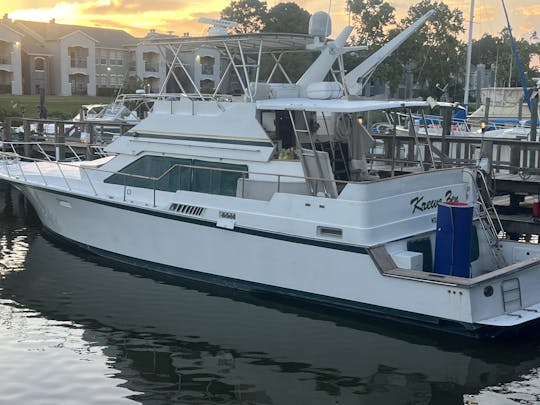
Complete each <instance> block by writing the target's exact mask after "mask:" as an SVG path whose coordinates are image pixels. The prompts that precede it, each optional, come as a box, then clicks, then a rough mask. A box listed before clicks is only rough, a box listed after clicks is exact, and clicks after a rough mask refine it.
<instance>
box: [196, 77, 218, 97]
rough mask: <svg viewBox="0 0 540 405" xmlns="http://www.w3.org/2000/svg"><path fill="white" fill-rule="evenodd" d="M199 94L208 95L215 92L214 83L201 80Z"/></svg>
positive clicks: (208, 80)
mask: <svg viewBox="0 0 540 405" xmlns="http://www.w3.org/2000/svg"><path fill="white" fill-rule="evenodd" d="M199 86H200V87H199V89H200V91H201V93H204V94H210V93H213V92H214V91H215V88H214V81H213V80H210V79H205V80H201V81H200V83H199Z"/></svg>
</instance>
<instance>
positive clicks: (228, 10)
mask: <svg viewBox="0 0 540 405" xmlns="http://www.w3.org/2000/svg"><path fill="white" fill-rule="evenodd" d="M266 14H267V6H266V1H260V0H232V1H231V4H230V5H229V6H227V7H225V8H224V9H223V10H221V18H223V19H225V20H230V21H236V22H237V23H238V25H237V26H236V27H234V29H233V31H234V32H236V33H237V34H245V33H248V32H261V31H262V30H263V28H264V19H265V18H266Z"/></svg>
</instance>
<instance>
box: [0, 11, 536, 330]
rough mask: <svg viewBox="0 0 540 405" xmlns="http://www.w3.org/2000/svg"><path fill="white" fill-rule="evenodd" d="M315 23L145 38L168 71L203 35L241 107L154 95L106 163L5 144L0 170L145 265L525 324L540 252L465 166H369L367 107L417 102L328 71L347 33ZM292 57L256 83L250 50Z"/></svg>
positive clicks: (353, 307) (455, 319) (52, 220)
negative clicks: (514, 234)
mask: <svg viewBox="0 0 540 405" xmlns="http://www.w3.org/2000/svg"><path fill="white" fill-rule="evenodd" d="M313 17H315V21H312V22H313V24H310V26H311V27H312V30H311V31H310V34H309V35H302V34H270V33H256V34H242V35H230V36H228V35H219V36H209V37H204V38H193V37H185V38H178V39H173V40H171V39H168V40H164V39H153V40H152V39H151V40H149V41H151V43H152V44H153V45H155V46H158V47H162V49H163V50H165V49H167V50H173V52H169V53H167V52H164V53H163V54H169V55H172V56H171V57H172V59H171V60H170V61H168V64H169V65H170V66H176V65H179V64H181V63H182V62H181V60H180V59H179V58H178V54H179V52H180V50H182V51H186V52H187V51H193V50H195V49H200V47H201V44H204V45H205V48H212V49H215V50H217V51H219V52H220V54H222V55H228V56H229V57H230V63H229V66H231V67H234V69H233V73H234V74H235V75H236V79H237V81H238V83H239V84H240V86H241V87H242V89H243V91H244V98H243V100H241V101H232V99H228V98H224V97H221V96H220V95H219V93H218V92H219V90H220V84H221V83H220V84H218V85H217V87H216V90H215V93H214V94H213V95H210V96H207V95H203V94H201V93H200V92H199V91H196V93H195V94H187V93H185V94H182V95H181V96H180V97H167V95H166V94H163V95H162V97H161V98H159V99H158V100H156V101H155V102H154V105H153V108H152V111H151V112H150V113H149V115H148V117H147V118H145V119H144V120H141V121H140V122H139V123H138V124H137V125H135V127H133V128H132V129H131V130H130V131H128V132H127V133H126V134H125V135H123V136H121V137H117V138H116V139H114V140H113V141H112V143H110V144H109V145H107V146H106V147H105V151H106V152H107V156H105V157H103V158H101V159H96V160H93V161H85V162H74V163H66V162H58V161H56V162H51V161H48V162H43V161H36V160H31V159H25V158H22V157H20V156H17V155H14V154H13V153H10V154H2V155H1V157H2V164H1V165H0V178H1V179H3V180H5V181H7V182H9V183H11V184H12V185H13V186H14V187H16V188H17V189H19V190H20V191H21V192H22V193H23V194H24V195H25V196H26V198H27V199H28V200H29V201H30V203H31V204H32V205H33V206H34V208H35V210H36V212H37V214H38V216H39V218H40V220H41V222H42V223H43V226H44V227H45V228H46V229H48V230H49V231H50V232H52V233H53V234H55V235H57V236H59V237H61V238H63V239H65V240H67V241H69V242H71V243H73V244H76V245H79V246H81V247H83V248H85V249H88V250H90V251H92V252H94V253H96V254H98V255H101V256H103V257H106V258H109V259H112V260H117V261H120V262H126V263H130V264H135V265H138V266H141V267H144V268H147V269H150V270H152V271H156V272H161V273H166V274H168V275H172V276H175V277H179V278H182V279H186V280H190V281H195V282H198V283H211V284H218V285H220V286H224V287H227V288H231V289H241V290H247V291H255V292H263V293H268V294H278V295H283V296H287V297H290V298H293V299H295V300H307V301H310V302H313V303H316V304H318V305H320V306H322V307H324V306H333V307H337V308H340V309H341V310H343V311H358V312H368V313H371V314H373V315H377V316H381V317H384V318H392V319H395V320H399V321H401V322H405V323H417V324H420V325H422V326H424V327H427V328H434V329H441V330H445V331H450V332H453V333H460V334H465V335H474V336H495V335H498V334H500V333H504V332H508V331H512V330H515V329H516V328H519V327H523V326H528V325H531V324H533V323H534V322H535V321H536V320H538V319H539V318H540V289H539V288H537V286H538V285H540V246H539V245H536V244H528V243H519V242H515V241H511V240H507V239H504V238H502V235H503V233H502V226H501V224H500V221H498V216H497V215H496V212H495V210H494V207H493V206H492V205H491V203H490V201H489V200H486V199H485V198H484V197H483V193H482V190H481V189H479V188H478V185H479V184H480V186H482V185H484V186H485V179H484V177H483V175H482V172H481V171H479V170H476V169H464V168H449V169H439V170H429V171H421V172H417V173H413V174H408V175H403V176H394V177H386V178H379V177H376V176H374V175H373V174H372V173H370V172H368V171H367V170H366V155H367V153H368V152H369V149H370V147H371V145H372V142H373V139H372V137H371V135H370V133H369V131H368V130H367V129H366V128H365V127H364V126H363V125H362V121H361V118H362V117H363V116H364V114H367V113H368V112H370V111H379V110H386V111H389V110H405V111H408V112H409V113H410V111H411V110H413V109H417V108H428V107H429V103H428V102H426V101H421V100H409V101H407V100H401V101H388V100H359V99H357V98H354V97H348V95H347V87H346V84H344V83H340V82H338V81H330V82H329V81H325V80H324V79H325V78H326V77H327V76H328V72H329V71H330V70H331V69H332V66H333V65H334V63H335V61H336V59H337V58H338V57H339V56H340V55H342V54H343V53H344V52H346V51H347V48H346V46H345V43H346V39H347V37H348V35H349V34H350V32H351V28H350V27H347V28H345V29H344V30H343V32H342V33H341V34H340V35H338V36H337V37H336V40H335V41H329V40H327V39H326V36H328V35H329V32H328V27H329V26H330V22H329V17H328V16H327V15H326V14H325V13H315V14H314V16H313ZM306 49H316V50H317V51H319V52H320V55H319V56H318V57H317V59H316V60H315V61H314V62H313V64H312V65H311V66H309V67H308V68H307V70H306V71H305V73H304V75H303V76H302V77H301V78H300V79H299V81H297V82H296V83H273V82H272V81H271V79H272V77H270V78H266V80H264V79H263V78H262V76H261V70H260V67H261V65H262V64H261V61H262V58H263V55H267V54H268V55H270V54H271V55H274V56H275V61H276V65H279V60H280V56H279V55H281V54H284V53H294V52H304V51H305V50H306ZM340 65H341V66H342V64H340ZM170 73H171V76H173V77H175V72H174V71H171V72H170ZM341 73H342V75H341V76H339V75H338V76H337V77H344V75H343V73H344V72H341ZM270 76H272V73H271V74H270ZM340 179H342V180H340Z"/></svg>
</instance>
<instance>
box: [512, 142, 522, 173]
mask: <svg viewBox="0 0 540 405" xmlns="http://www.w3.org/2000/svg"><path fill="white" fill-rule="evenodd" d="M520 167H521V148H520V147H519V146H516V145H512V146H510V174H517V173H518V172H519V168H520Z"/></svg>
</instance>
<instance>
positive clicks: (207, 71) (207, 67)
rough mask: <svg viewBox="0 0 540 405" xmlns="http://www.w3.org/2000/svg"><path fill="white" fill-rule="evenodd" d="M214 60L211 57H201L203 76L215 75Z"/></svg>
mask: <svg viewBox="0 0 540 405" xmlns="http://www.w3.org/2000/svg"><path fill="white" fill-rule="evenodd" d="M214 60H215V59H214V58H212V57H211V56H203V57H201V73H202V74H203V75H213V74H214Z"/></svg>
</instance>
